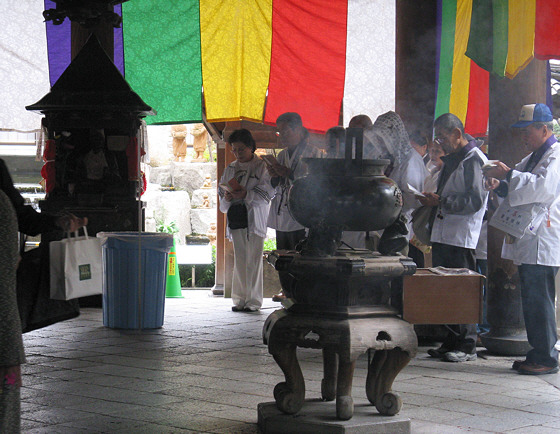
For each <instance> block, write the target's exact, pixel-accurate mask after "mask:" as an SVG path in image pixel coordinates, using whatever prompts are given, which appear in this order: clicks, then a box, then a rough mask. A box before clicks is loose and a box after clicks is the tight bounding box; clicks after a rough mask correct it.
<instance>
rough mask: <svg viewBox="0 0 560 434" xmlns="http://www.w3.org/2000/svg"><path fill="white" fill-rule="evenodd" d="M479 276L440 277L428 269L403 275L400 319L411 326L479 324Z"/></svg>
mask: <svg viewBox="0 0 560 434" xmlns="http://www.w3.org/2000/svg"><path fill="white" fill-rule="evenodd" d="M484 278H485V277H484V276H483V275H481V274H477V273H473V274H462V275H442V274H439V273H437V272H435V271H432V270H431V269H429V268H419V269H418V270H417V271H416V274H413V275H412V276H404V286H403V318H404V319H405V320H407V321H408V322H410V323H411V324H476V323H481V322H482V303H483V283H484Z"/></svg>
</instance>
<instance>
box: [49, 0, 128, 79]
mask: <svg viewBox="0 0 560 434" xmlns="http://www.w3.org/2000/svg"><path fill="white" fill-rule="evenodd" d="M47 9H56V3H55V2H54V1H52V0H45V10H47ZM114 11H115V12H116V13H117V14H119V15H120V16H122V7H121V5H120V4H119V5H117V6H115V8H114ZM45 24H46V33H47V51H48V58H49V81H50V84H51V87H52V86H53V85H54V84H55V83H56V81H57V80H58V78H59V77H60V76H61V75H62V73H63V72H64V71H65V70H66V68H67V67H68V65H70V61H71V60H72V45H71V28H72V25H71V22H70V20H69V19H68V18H67V19H65V20H64V22H63V23H62V24H60V25H58V26H55V25H54V24H53V23H52V21H47V22H46V23H45ZM114 44H115V51H114V63H115V65H116V66H117V68H118V69H119V71H120V72H121V74H123V75H124V55H123V53H124V49H123V36H122V26H121V27H119V28H116V29H114Z"/></svg>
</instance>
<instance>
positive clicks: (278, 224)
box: [265, 112, 319, 301]
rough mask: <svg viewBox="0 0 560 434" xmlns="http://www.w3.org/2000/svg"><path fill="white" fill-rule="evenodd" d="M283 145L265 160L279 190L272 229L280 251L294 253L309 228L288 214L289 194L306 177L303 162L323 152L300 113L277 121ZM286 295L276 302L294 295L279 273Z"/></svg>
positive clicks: (273, 206) (285, 276) (287, 278)
mask: <svg viewBox="0 0 560 434" xmlns="http://www.w3.org/2000/svg"><path fill="white" fill-rule="evenodd" d="M276 127H277V129H278V135H279V136H280V141H281V142H282V145H283V146H285V148H284V149H283V150H282V151H281V152H280V153H279V154H278V158H277V159H276V161H274V160H269V161H267V160H265V162H266V163H267V168H268V172H269V174H270V176H271V184H272V186H273V187H274V188H276V196H275V197H274V199H273V200H272V203H271V206H270V212H269V215H268V227H270V228H273V229H276V247H277V249H278V250H293V249H295V247H296V245H297V243H298V242H299V241H300V240H302V239H303V238H305V228H304V227H303V226H302V225H301V224H299V223H298V222H297V221H295V220H294V218H293V217H292V215H291V214H290V211H289V210H288V191H289V189H290V186H291V185H292V183H293V182H294V180H296V179H297V178H300V177H302V176H304V175H305V170H306V168H305V165H304V164H303V161H302V159H303V158H309V157H312V158H318V157H319V151H318V150H317V149H316V148H314V147H312V146H310V145H309V143H308V138H309V132H308V131H307V130H306V129H305V128H304V127H303V123H302V120H301V117H300V115H299V114H297V113H292V112H287V113H284V114H282V115H280V116H279V117H278V119H276ZM279 277H280V283H281V285H282V290H283V293H281V294H277V295H275V296H274V297H273V298H272V299H273V300H274V301H282V300H283V299H284V298H285V297H286V295H288V296H289V295H290V287H291V285H292V283H293V279H292V278H291V277H290V275H289V274H288V273H286V272H283V273H282V272H281V273H279Z"/></svg>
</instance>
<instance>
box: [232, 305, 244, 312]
mask: <svg viewBox="0 0 560 434" xmlns="http://www.w3.org/2000/svg"><path fill="white" fill-rule="evenodd" d="M231 310H232V311H233V312H243V306H232V307H231Z"/></svg>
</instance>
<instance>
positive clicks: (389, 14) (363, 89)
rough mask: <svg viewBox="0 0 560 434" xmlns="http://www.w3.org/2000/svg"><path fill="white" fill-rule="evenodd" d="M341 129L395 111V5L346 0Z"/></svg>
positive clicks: (385, 0)
mask: <svg viewBox="0 0 560 434" xmlns="http://www.w3.org/2000/svg"><path fill="white" fill-rule="evenodd" d="M346 47H347V48H346V81H345V86H344V102H343V109H344V126H345V127H346V126H348V122H349V121H350V119H351V118H352V117H353V116H355V115H357V114H366V115H368V116H369V117H370V118H371V120H372V121H374V122H375V118H377V116H379V115H380V114H382V113H385V112H387V111H389V110H395V49H396V2H395V1H394V0H348V30H347V42H346Z"/></svg>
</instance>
